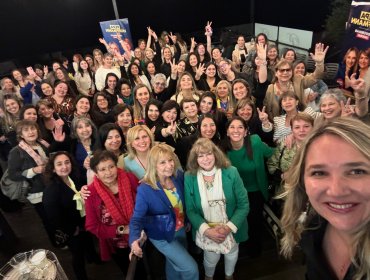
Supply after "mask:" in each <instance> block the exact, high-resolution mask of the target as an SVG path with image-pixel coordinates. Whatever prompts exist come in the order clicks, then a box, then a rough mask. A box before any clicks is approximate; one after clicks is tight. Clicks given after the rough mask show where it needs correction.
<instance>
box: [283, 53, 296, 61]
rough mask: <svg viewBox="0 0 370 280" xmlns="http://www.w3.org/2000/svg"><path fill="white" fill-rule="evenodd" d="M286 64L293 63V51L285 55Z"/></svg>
mask: <svg viewBox="0 0 370 280" xmlns="http://www.w3.org/2000/svg"><path fill="white" fill-rule="evenodd" d="M284 58H285V59H286V60H287V61H288V62H290V63H293V62H294V60H295V53H294V51H292V50H290V51H287V53H286V54H285V57H284Z"/></svg>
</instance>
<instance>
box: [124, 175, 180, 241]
mask: <svg viewBox="0 0 370 280" xmlns="http://www.w3.org/2000/svg"><path fill="white" fill-rule="evenodd" d="M172 182H173V183H174V185H175V187H176V190H177V192H178V194H179V196H180V199H181V201H182V205H183V207H184V208H185V198H184V173H183V172H182V171H180V170H178V171H177V176H176V177H172ZM157 186H158V188H159V190H155V189H153V188H152V187H151V186H150V185H148V184H146V183H141V184H140V186H139V187H138V189H137V194H136V202H135V210H134V213H133V215H132V217H131V220H130V235H129V244H130V245H131V244H132V242H134V241H135V240H137V239H139V238H140V233H141V230H143V229H144V231H145V233H146V234H147V236H148V237H149V238H152V239H155V240H166V241H168V242H171V241H172V240H173V239H174V237H175V228H176V215H175V212H174V210H173V207H172V205H171V202H170V200H169V199H168V197H167V195H166V194H165V192H164V190H163V188H162V186H161V185H160V184H159V182H157ZM184 213H185V209H184Z"/></svg>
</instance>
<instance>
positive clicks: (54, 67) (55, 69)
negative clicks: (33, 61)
mask: <svg viewBox="0 0 370 280" xmlns="http://www.w3.org/2000/svg"><path fill="white" fill-rule="evenodd" d="M51 67H52V68H53V71H54V72H55V71H57V69H59V68H60V64H59V63H58V62H54V63H53V65H52V66H51Z"/></svg>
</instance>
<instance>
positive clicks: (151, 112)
mask: <svg viewBox="0 0 370 280" xmlns="http://www.w3.org/2000/svg"><path fill="white" fill-rule="evenodd" d="M148 118H149V119H150V120H151V121H153V122H155V121H156V120H158V118H159V110H158V107H157V106H156V105H154V104H150V105H149V108H148Z"/></svg>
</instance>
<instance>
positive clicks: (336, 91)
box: [319, 88, 347, 107]
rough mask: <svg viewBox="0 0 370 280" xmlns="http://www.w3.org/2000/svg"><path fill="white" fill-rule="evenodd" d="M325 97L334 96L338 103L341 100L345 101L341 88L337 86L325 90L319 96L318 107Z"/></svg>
mask: <svg viewBox="0 0 370 280" xmlns="http://www.w3.org/2000/svg"><path fill="white" fill-rule="evenodd" d="M326 98H334V99H335V100H336V101H337V102H338V103H340V102H341V101H343V102H346V101H347V100H346V97H345V96H344V94H343V92H342V90H341V89H339V88H331V89H328V90H327V91H325V92H324V93H323V94H322V95H321V97H320V102H319V107H320V106H321V103H322V102H323V101H324V99H326Z"/></svg>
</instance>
